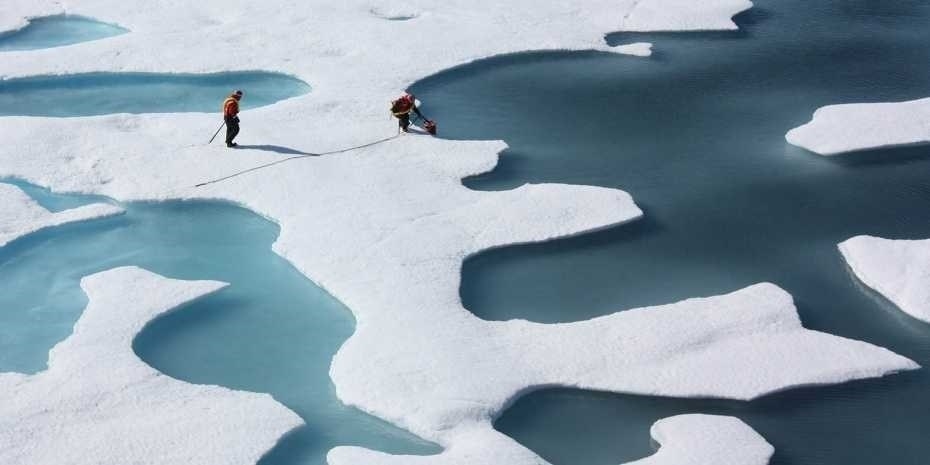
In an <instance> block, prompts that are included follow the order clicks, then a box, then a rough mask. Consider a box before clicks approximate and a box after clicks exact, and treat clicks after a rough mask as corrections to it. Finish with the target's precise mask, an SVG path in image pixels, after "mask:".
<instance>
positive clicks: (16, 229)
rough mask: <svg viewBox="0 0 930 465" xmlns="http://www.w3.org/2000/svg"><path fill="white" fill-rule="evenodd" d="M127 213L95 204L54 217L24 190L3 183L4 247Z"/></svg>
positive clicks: (0, 220)
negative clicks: (72, 225) (48, 231)
mask: <svg viewBox="0 0 930 465" xmlns="http://www.w3.org/2000/svg"><path fill="white" fill-rule="evenodd" d="M122 212H123V209H122V208H120V207H118V206H116V205H110V204H106V203H95V204H91V205H85V206H83V207H78V208H73V209H71V210H65V211H62V212H57V213H53V212H50V211H48V210H46V209H44V208H42V207H41V206H40V205H39V204H38V203H36V202H35V201H34V200H32V199H31V198H29V196H28V195H26V193H25V192H23V191H22V189H20V188H18V187H16V186H14V185H12V184H4V183H2V182H0V247H3V246H4V245H6V244H8V243H10V242H12V241H14V240H16V239H18V238H20V237H22V236H25V235H27V234H30V233H34V232H36V231H39V230H42V229H45V228H51V227H53V226H61V225H63V224H67V223H75V222H78V221H87V220H92V219H97V218H104V217H107V216H113V215H119V214H120V213H122Z"/></svg>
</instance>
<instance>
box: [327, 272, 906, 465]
mask: <svg viewBox="0 0 930 465" xmlns="http://www.w3.org/2000/svg"><path fill="white" fill-rule="evenodd" d="M353 308H354V307H353ZM404 313H409V315H402V314H400V312H397V311H395V312H394V313H393V314H389V313H385V312H381V313H378V314H375V315H372V316H371V317H368V316H367V315H366V317H365V320H363V321H360V324H359V329H358V330H357V332H356V334H355V336H353V338H351V339H350V340H349V342H348V343H347V344H346V346H345V347H343V349H342V350H341V351H340V352H339V354H338V355H337V358H336V360H335V363H334V365H333V370H332V376H333V380H334V381H335V382H336V386H337V389H338V393H339V396H340V398H341V399H343V400H345V401H347V402H350V403H353V404H357V405H359V406H360V407H362V408H365V409H366V410H370V411H372V412H373V413H375V414H377V415H378V416H381V417H383V418H387V419H390V420H391V421H392V422H395V423H398V424H401V425H403V426H405V427H407V428H408V429H410V430H411V431H413V432H415V433H418V434H420V435H422V436H425V437H428V438H430V439H433V440H435V441H437V442H439V443H440V444H442V445H444V446H447V447H448V449H447V450H446V451H445V452H444V453H443V454H441V455H440V456H437V457H429V458H423V459H420V461H419V462H417V463H423V464H430V465H439V464H456V465H458V464H463V465H464V464H465V463H471V464H480V465H484V464H487V465H492V464H495V463H513V464H531V463H540V462H538V461H534V460H538V458H537V459H533V458H532V456H531V454H530V453H529V452H528V451H526V450H524V449H523V448H522V447H521V446H519V445H518V444H516V443H514V442H509V443H508V442H507V441H506V440H505V439H506V437H499V436H500V433H498V432H496V431H495V430H494V429H493V427H492V426H491V421H492V419H493V418H494V417H495V415H496V414H497V413H498V412H500V411H501V410H502V409H503V408H504V407H505V406H506V405H508V404H509V402H511V401H512V400H514V399H515V398H517V397H518V396H520V395H522V394H524V393H526V392H527V391H528V390H531V389H534V388H537V387H547V386H568V387H579V388H584V389H596V390H605V391H616V392H625V393H634V394H643V395H658V396H676V397H714V398H731V399H746V400H748V399H753V398H756V397H759V396H761V395H764V394H767V393H771V392H775V391H780V390H784V389H788V388H792V387H799V386H809V385H817V384H829V383H838V382H843V381H847V380H852V379H860V378H867V377H876V376H882V375H884V374H887V373H889V372H893V371H898V370H909V369H915V368H918V367H917V365H916V364H915V363H914V362H912V361H910V360H908V359H905V358H903V357H900V356H898V355H895V354H894V353H892V352H890V351H888V350H886V349H882V348H878V347H875V346H873V345H870V344H867V343H864V342H858V341H852V340H848V339H843V338H839V337H835V336H831V335H828V334H824V333H820V332H816V331H810V330H807V329H804V328H803V327H802V326H801V322H800V319H799V318H798V315H797V311H796V310H795V307H794V304H793V302H792V299H791V296H790V295H788V294H787V293H786V292H784V291H783V290H781V289H780V288H778V287H777V286H774V285H772V284H758V285H755V286H751V287H749V288H746V289H743V290H740V291H737V292H734V293H732V294H729V295H725V296H718V297H711V298H702V299H689V300H686V301H683V302H679V303H676V304H671V305H664V306H658V307H650V308H642V309H636V310H628V311H625V312H620V313H616V314H613V315H609V316H605V317H601V318H596V319H593V320H590V321H584V322H579V323H568V324H556V325H547V324H537V323H531V322H527V321H522V320H513V321H507V322H488V321H483V320H479V319H477V318H475V317H473V316H470V314H460V315H459V316H458V318H457V319H458V320H459V321H457V322H456V321H455V318H453V317H454V315H443V317H442V318H440V319H439V320H438V321H439V322H448V323H449V324H448V325H441V324H436V322H434V319H435V313H434V312H431V313H430V315H431V316H433V319H429V318H424V317H423V315H420V314H419V312H404ZM369 318H375V319H377V320H379V321H377V323H376V324H374V325H372V324H371V321H370V320H369ZM386 320H391V321H386ZM417 327H419V328H424V329H418V328H417ZM426 327H429V331H430V332H431V334H433V335H434V336H435V339H424V338H423V337H417V336H415V334H416V333H426V330H425V328H426ZM385 328H390V329H389V331H387V332H386V333H383V332H384V329H385ZM405 328H406V329H405ZM371 332H380V333H382V334H371ZM379 341H380V342H379ZM371 346H379V347H380V348H381V354H379V357H377V358H372V357H371V356H370V355H371V351H370V349H369V348H370V347H371ZM423 354H429V357H428V358H427V359H424V357H423ZM380 355H385V357H383V358H382V357H381V356H380ZM414 412H415V413H414ZM488 444H495V447H494V448H490V447H488ZM504 451H506V452H504ZM501 454H503V457H507V460H505V461H502V460H501V457H502V455H501ZM330 463H331V464H333V465H350V464H352V463H376V464H382V463H383V464H395V463H401V462H400V461H398V460H397V459H390V458H388V457H385V456H384V455H383V454H378V453H374V452H369V451H362V450H360V449H357V448H337V449H335V450H334V451H333V452H332V453H331V454H330Z"/></svg>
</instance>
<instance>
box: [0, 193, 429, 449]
mask: <svg viewBox="0 0 930 465" xmlns="http://www.w3.org/2000/svg"><path fill="white" fill-rule="evenodd" d="M20 184H22V183H20ZM27 188H28V187H27ZM28 190H29V193H30V194H31V195H33V196H35V197H36V198H37V199H38V200H39V201H40V203H42V204H43V205H58V206H62V207H64V206H74V205H76V204H81V203H86V202H88V201H90V200H95V199H93V198H90V199H88V198H84V197H78V196H64V195H56V194H51V193H48V192H47V191H44V190H42V189H38V188H35V187H31V188H28ZM68 197H70V200H69V202H70V205H68V202H65V198H68ZM124 206H125V208H126V210H127V212H126V214H125V215H123V216H121V217H117V218H110V219H104V220H97V221H91V222H87V223H83V224H78V225H69V226H63V227H59V228H54V229H51V230H47V231H45V232H41V233H38V234H33V235H31V236H27V237H25V238H23V239H20V240H18V241H15V242H13V243H11V244H10V245H8V246H6V247H4V248H0V276H2V277H3V279H2V280H0V372H3V371H19V372H25V373H34V372H37V371H40V370H42V369H44V368H45V364H46V358H47V352H48V349H49V348H51V346H52V345H54V344H55V343H57V342H58V341H60V340H62V339H64V338H66V337H67V336H68V335H69V334H70V332H71V328H72V326H73V324H74V322H75V321H76V320H77V318H78V317H79V316H80V313H81V311H82V310H83V307H84V306H85V304H86V301H87V299H86V296H85V295H84V294H83V292H82V291H81V289H80V287H79V280H80V278H81V277H83V276H85V275H88V274H92V273H95V272H98V271H102V270H106V269H110V268H113V267H118V266H123V265H138V266H142V267H144V268H146V269H149V270H151V271H153V272H156V273H159V274H162V275H165V276H169V277H173V278H180V279H214V280H219V281H225V282H228V283H231V285H230V286H229V287H228V288H226V289H223V290H222V291H220V292H218V293H216V294H214V295H211V296H208V297H205V298H203V299H201V300H198V301H196V302H194V303H192V304H190V305H188V306H187V307H186V308H184V309H181V310H180V311H177V312H174V313H171V314H169V315H167V316H165V317H163V318H160V319H158V320H156V321H154V322H153V323H152V324H150V325H149V326H147V327H146V328H145V330H144V331H143V332H142V333H141V334H140V335H139V336H138V337H137V339H136V341H135V343H134V349H135V351H136V353H137V354H139V356H140V357H141V358H142V359H143V360H145V361H146V362H147V363H149V364H150V365H152V366H153V367H155V368H156V369H158V370H159V371H162V372H164V373H166V374H168V375H170V376H173V377H175V378H179V379H182V380H186V381H190V382H194V383H206V384H219V385H223V386H227V387H230V388H233V389H242V390H248V391H254V392H268V393H271V394H272V395H273V396H274V397H275V398H276V399H277V400H278V401H280V402H282V403H284V404H285V405H287V406H288V407H289V408H291V409H293V410H294V411H296V412H297V413H298V414H300V415H301V416H302V417H303V418H304V420H305V421H306V422H307V426H305V427H303V428H301V429H300V430H298V431H297V432H296V433H294V434H291V435H289V436H287V438H286V439H285V440H284V441H283V442H282V443H281V444H280V445H279V446H277V447H276V448H275V449H274V450H273V451H272V452H271V453H270V454H269V456H267V457H266V458H265V459H264V460H263V461H262V462H261V463H262V465H293V464H304V465H306V464H324V463H325V455H326V453H327V452H328V451H329V449H331V448H332V447H334V446H336V445H344V444H357V445H363V446H366V447H371V448H374V449H380V450H384V451H388V452H394V453H408V454H416V453H420V454H423V453H434V452H437V451H438V448H437V447H436V446H433V445H430V444H428V443H425V442H423V441H421V440H419V439H417V438H415V437H413V436H412V435H410V434H409V433H406V432H404V431H402V430H399V429H397V428H394V427H392V426H390V425H389V424H387V423H385V422H382V421H380V420H378V419H376V418H373V417H371V416H368V415H366V414H364V413H361V412H359V411H358V410H355V409H352V408H348V407H346V406H344V405H343V404H341V403H340V402H339V400H338V399H337V398H336V396H335V392H334V389H333V386H332V384H331V381H330V379H329V365H330V361H331V360H332V357H333V355H334V354H335V352H336V350H337V349H338V348H339V346H340V345H341V344H342V343H343V342H344V341H345V339H347V338H348V337H349V335H351V334H352V331H353V329H354V325H355V323H354V320H353V318H352V315H351V313H350V312H349V311H348V309H346V308H345V307H344V306H343V305H342V304H340V303H339V302H338V301H336V300H335V299H333V298H332V297H331V296H329V295H328V294H327V293H325V292H324V291H322V290H321V289H320V288H318V287H316V286H315V285H313V283H311V282H310V281H308V280H307V279H306V278H305V277H304V276H303V275H301V274H300V273H299V272H298V271H296V270H295V269H294V268H293V267H292V266H291V265H290V264H289V263H287V262H286V261H284V260H283V259H282V258H281V257H279V256H278V255H276V254H274V253H273V252H272V251H271V244H272V243H273V242H274V240H275V238H276V237H277V235H278V227H277V226H276V225H274V224H273V223H271V222H269V221H267V220H265V219H263V218H261V217H260V216H258V215H255V214H253V213H251V212H249V211H247V210H244V209H241V208H238V207H234V206H231V205H227V204H221V203H214V202H170V203H164V204H152V203H131V204H127V205H124Z"/></svg>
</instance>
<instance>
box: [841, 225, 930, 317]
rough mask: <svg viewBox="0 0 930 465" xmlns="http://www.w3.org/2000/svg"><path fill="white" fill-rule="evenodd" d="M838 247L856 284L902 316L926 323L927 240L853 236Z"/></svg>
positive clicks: (929, 289) (929, 286) (929, 309)
mask: <svg viewBox="0 0 930 465" xmlns="http://www.w3.org/2000/svg"><path fill="white" fill-rule="evenodd" d="M839 247H840V252H842V253H843V257H844V258H845V259H846V263H847V264H849V267H850V269H852V271H853V272H854V273H855V274H856V277H857V278H859V280H860V281H862V282H863V283H865V285H867V286H869V287H870V288H872V289H874V290H875V291H876V292H878V293H879V294H881V295H883V296H885V298H887V299H888V300H890V301H891V302H892V303H894V304H895V305H897V306H898V308H900V309H901V310H902V311H904V312H905V313H907V314H909V315H911V316H913V317H914V318H917V319H920V320H923V321H926V322H928V323H930V239H925V240H893V239H882V238H880V237H872V236H857V237H854V238H852V239H849V240H847V241H845V242H843V243H841V244H840V245H839Z"/></svg>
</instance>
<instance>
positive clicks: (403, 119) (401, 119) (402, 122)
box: [397, 107, 426, 132]
mask: <svg viewBox="0 0 930 465" xmlns="http://www.w3.org/2000/svg"><path fill="white" fill-rule="evenodd" d="M413 112H414V113H416V114H417V116H419V117H420V119H422V120H424V121H425V120H426V117H424V116H423V113H420V109H419V108H417V107H413ZM397 124H398V125H399V126H400V129H401V130H403V131H404V132H407V128H409V127H410V113H405V114H403V115H400V116H398V117H397Z"/></svg>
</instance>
